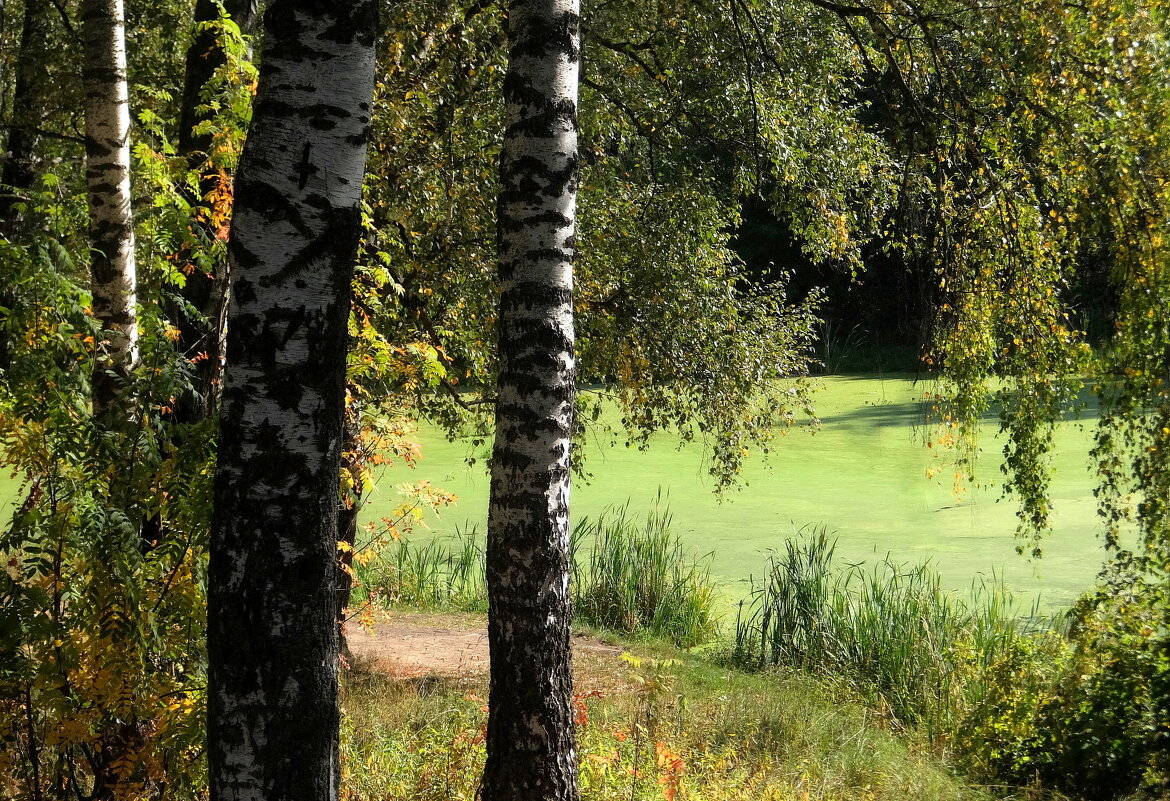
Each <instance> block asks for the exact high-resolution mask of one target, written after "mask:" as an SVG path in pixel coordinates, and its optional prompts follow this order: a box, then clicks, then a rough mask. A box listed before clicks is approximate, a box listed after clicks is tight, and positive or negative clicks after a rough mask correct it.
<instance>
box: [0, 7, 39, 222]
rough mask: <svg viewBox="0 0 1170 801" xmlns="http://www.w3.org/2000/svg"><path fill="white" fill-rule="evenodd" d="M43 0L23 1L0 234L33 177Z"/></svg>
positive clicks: (1, 177) (0, 179) (0, 193)
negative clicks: (22, 17) (19, 197)
mask: <svg viewBox="0 0 1170 801" xmlns="http://www.w3.org/2000/svg"><path fill="white" fill-rule="evenodd" d="M47 12H48V2H47V0H26V2H25V4H24V19H23V23H22V25H21V35H20V49H19V50H17V54H16V65H15V67H14V69H13V87H12V115H11V117H12V118H11V123H12V127H11V129H10V130H9V134H8V141H7V142H6V143H5V150H6V151H7V156H6V157H5V159H4V168H3V171H2V172H0V184H3V186H2V187H0V226H3V227H2V228H0V234H8V233H9V229H10V227H11V223H12V222H13V220H14V218H15V216H16V214H15V209H14V208H13V207H14V206H15V205H16V203H17V202H18V198H17V196H18V195H19V194H20V193H21V192H22V191H23V190H27V189H29V188H30V187H31V186H32V185H33V181H34V180H35V179H36V151H37V144H38V143H39V141H40V136H38V134H37V129H38V128H39V127H40V122H41V105H42V98H43V95H42V92H43V91H44V88H45V85H44V84H45V82H44V80H43V79H44V75H43V73H42V72H41V64H42V60H41V56H42V55H43V54H44V53H45V48H46V46H47V45H48V43H49V35H48V33H49V20H48V13H47Z"/></svg>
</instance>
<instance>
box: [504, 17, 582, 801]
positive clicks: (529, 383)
mask: <svg viewBox="0 0 1170 801" xmlns="http://www.w3.org/2000/svg"><path fill="white" fill-rule="evenodd" d="M507 26H508V43H509V56H508V72H507V75H506V77H505V80H504V100H505V103H506V108H507V129H506V131H505V133H504V145H503V151H502V153H501V156H500V198H499V205H498V209H497V214H498V220H497V225H498V239H499V248H500V256H499V259H500V262H499V278H500V284H501V292H502V294H501V297H500V313H499V318H498V320H499V323H498V326H499V352H500V377H499V386H498V395H497V403H496V441H495V449H494V451H493V456H492V478H491V501H490V505H489V511H488V556H487V561H488V564H487V571H488V596H489V604H490V613H489V619H488V641H489V647H490V652H491V697H490V701H489V706H490V712H489V716H488V729H487V752H488V754H487V764H486V766H485V768H484V777H483V787H482V798H483V801H512V800H513V799H517V798H523V799H525V801H530V800H531V801H543V800H545V799H547V800H548V801H552V800H553V799H556V800H557V801H565V800H570V799H576V798H577V796H578V793H577V775H576V753H575V742H574V731H573V714H572V670H571V668H572V659H571V652H570V649H569V623H570V615H571V608H570V597H569V449H570V443H571V437H572V427H573V410H574V404H575V385H574V355H573V306H572V288H573V270H572V258H573V247H574V220H575V207H576V189H577V175H578V167H577V74H578V62H579V55H580V38H579V27H580V17H579V5H578V3H577V2H576V0H513V2H512V3H511V4H510V6H509V11H508V22H507Z"/></svg>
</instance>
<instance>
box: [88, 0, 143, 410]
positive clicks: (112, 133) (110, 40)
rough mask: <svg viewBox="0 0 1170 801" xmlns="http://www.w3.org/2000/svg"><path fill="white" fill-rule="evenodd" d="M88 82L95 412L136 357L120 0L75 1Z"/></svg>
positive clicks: (104, 406) (114, 393) (113, 399)
mask: <svg viewBox="0 0 1170 801" xmlns="http://www.w3.org/2000/svg"><path fill="white" fill-rule="evenodd" d="M79 13H80V17H81V39H82V48H83V53H84V66H83V67H82V78H83V81H84V85H85V157H86V159H85V181H86V194H87V196H88V200H89V236H90V248H91V251H90V252H91V260H90V288H91V291H92V292H93V313H94V316H95V317H96V318H97V319H98V320H99V321H100V322H101V324H102V328H103V329H105V330H106V332H107V334H106V344H105V345H104V346H103V348H102V349H101V352H100V354H99V356H100V358H99V360H98V364H97V366H96V368H95V370H94V376H93V409H94V416H95V417H99V418H101V417H104V416H106V415H107V414H110V413H112V412H114V411H115V410H116V409H117V408H118V406H119V395H120V394H121V393H120V389H121V376H122V375H124V374H125V373H126V372H127V371H129V370H130V369H131V368H133V366H134V363H135V361H136V360H137V358H138V316H137V310H136V309H135V294H136V290H137V276H136V270H135V262H134V222H133V218H132V216H131V208H130V99H129V92H128V89H127V86H126V26H125V13H124V11H123V6H122V0H83V2H82V3H81V5H80V10H79Z"/></svg>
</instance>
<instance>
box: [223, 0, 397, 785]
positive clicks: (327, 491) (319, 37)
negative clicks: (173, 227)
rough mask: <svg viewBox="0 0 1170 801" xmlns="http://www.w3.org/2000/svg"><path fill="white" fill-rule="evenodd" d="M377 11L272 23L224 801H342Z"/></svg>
mask: <svg viewBox="0 0 1170 801" xmlns="http://www.w3.org/2000/svg"><path fill="white" fill-rule="evenodd" d="M375 8H376V7H375V4H374V2H373V0H350V2H334V3H321V2H319V1H318V0H277V2H273V3H272V4H271V5H270V6H269V9H268V11H267V14H266V15H265V20H264V22H265V32H264V45H265V52H264V57H263V59H262V66H261V72H260V85H259V89H258V92H257V96H256V102H255V106H254V110H253V118H252V128H251V131H250V132H249V135H248V141H247V144H246V145H245V148H244V154H243V158H242V160H241V163H240V167H239V170H238V172H237V177H236V182H235V188H236V196H235V209H234V214H233V222H232V238H231V243H230V256H231V260H232V270H231V293H232V299H233V301H232V307H231V311H230V314H229V318H228V345H227V348H228V350H227V353H228V362H227V369H226V372H225V377H224V390H223V399H222V411H221V415H220V439H219V452H218V463H217V469H216V480H215V501H214V503H215V510H214V517H213V521H212V535H211V563H210V568H209V575H208V652H209V669H208V673H209V675H208V684H209V687H208V719H209V720H208V740H209V742H208V758H209V774H210V784H211V798H212V799H213V801H229V800H230V801H245V800H247V801H262V800H267V799H280V800H281V801H330V799H336V798H337V793H338V781H339V774H338V769H339V768H338V708H337V664H338V626H337V580H336V575H335V574H336V564H337V498H338V491H339V486H338V485H339V473H340V452H341V438H342V412H343V404H344V381H345V354H346V346H347V337H346V323H347V320H348V315H349V302H350V282H351V280H352V274H353V260H354V255H355V251H356V246H357V241H358V234H359V228H360V217H359V214H358V201H359V199H360V196H361V186H362V177H363V171H364V167H365V152H366V148H365V143H366V136H367V131H368V128H369V122H370V106H371V102H372V96H373V72H374V36H375V30H376V10H375Z"/></svg>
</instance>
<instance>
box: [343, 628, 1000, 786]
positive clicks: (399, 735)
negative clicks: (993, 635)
mask: <svg viewBox="0 0 1170 801" xmlns="http://www.w3.org/2000/svg"><path fill="white" fill-rule="evenodd" d="M656 655H657V656H658V657H660V658H651V657H648V656H642V657H640V658H635V659H634V660H632V661H630V662H620V663H616V660H615V663H616V664H615V666H613V667H612V668H610V672H608V673H604V674H602V675H597V674H595V673H588V674H583V673H579V674H578V676H577V684H578V696H577V698H576V700H575V706H576V710H577V723H578V726H577V738H578V762H579V766H580V783H581V790H582V797H583V798H584V799H589V800H590V801H592V800H593V799H598V800H604V801H609V799H615V800H616V799H623V801H628V800H629V799H633V801H650V800H651V799H658V800H660V801H665V800H667V799H671V798H677V799H708V800H709V801H739V800H740V799H743V800H744V801H746V800H747V799H774V801H791V800H793V799H797V800H802V799H820V800H821V801H895V800H896V801H951V800H952V799H953V800H954V801H959V800H960V799H981V798H984V796H983V794H982V793H981V792H979V791H977V790H972V789H970V788H965V787H964V786H963V785H962V783H961V782H960V781H958V780H956V779H954V778H953V777H952V776H951V775H949V773H948V772H947V770H946V769H945V768H944V767H943V766H942V765H941V763H940V762H938V761H937V759H935V757H934V756H932V755H931V754H930V753H929V752H928V750H927V749H925V748H924V747H921V746H917V745H915V744H914V743H913V742H912V741H908V740H906V739H905V738H904V737H902V736H899V735H898V734H896V733H895V732H893V731H891V730H890V729H888V728H887V727H886V726H885V725H884V723H883V721H882V720H881V719H880V718H879V717H877V716H875V715H874V714H873V713H872V712H871V711H868V710H866V709H865V708H864V707H862V706H859V705H857V704H855V703H850V702H848V701H845V700H842V698H840V697H839V696H838V695H837V694H835V693H833V692H830V691H829V690H827V689H826V688H825V687H824V686H818V685H817V684H815V683H813V682H812V681H810V680H808V679H805V678H801V677H798V676H794V675H789V676H771V677H757V676H750V675H745V674H742V673H739V672H738V671H735V670H729V669H724V668H719V667H717V666H714V665H712V664H710V663H707V662H703V661H702V660H698V659H694V658H690V657H686V656H682V655H680V654H677V653H670V652H669V651H663V650H662V649H658V651H657V654H656ZM668 656H671V657H674V658H675V659H673V660H672V659H666V658H661V657H668ZM485 705H486V686H485V682H484V680H483V679H479V680H453V679H443V680H410V681H401V680H395V679H392V678H389V677H387V676H384V675H380V674H378V673H376V672H372V671H370V670H369V669H368V668H367V667H365V666H362V665H360V664H359V665H358V666H357V667H356V668H355V669H354V670H352V671H351V672H350V673H349V674H348V675H347V677H346V682H345V693H344V702H343V706H344V710H345V718H344V723H343V736H342V747H343V753H344V780H343V786H344V787H345V788H346V789H345V797H346V798H347V799H350V800H351V801H359V799H360V801H366V800H367V799H368V800H369V801H374V799H377V801H397V800H398V799H401V801H407V800H408V799H409V801H416V800H417V801H439V799H443V801H447V800H448V799H452V800H454V799H466V801H471V799H473V798H475V792H476V789H477V787H478V781H479V775H480V771H481V770H482V767H483V759H484V740H483V738H484V725H485V722H486V709H485Z"/></svg>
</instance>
